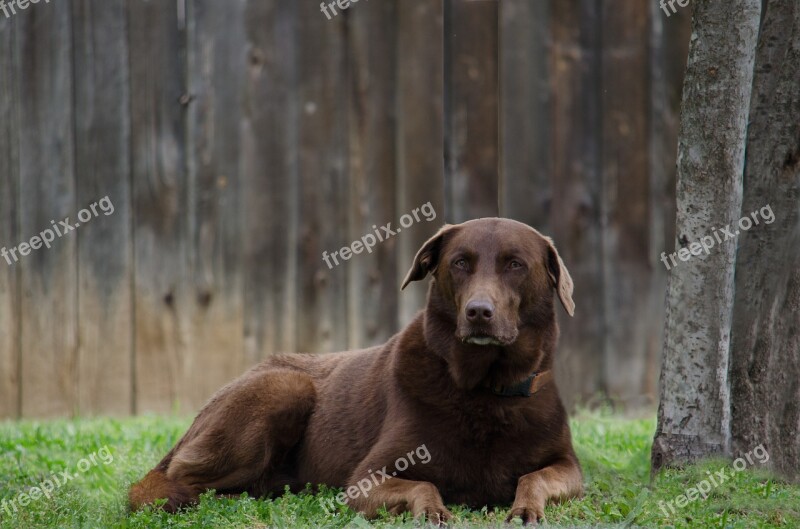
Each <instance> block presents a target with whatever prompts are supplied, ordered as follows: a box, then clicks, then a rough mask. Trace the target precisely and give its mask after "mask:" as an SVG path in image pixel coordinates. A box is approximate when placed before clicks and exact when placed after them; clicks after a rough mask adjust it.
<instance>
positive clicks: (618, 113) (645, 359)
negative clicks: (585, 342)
mask: <svg viewBox="0 0 800 529" xmlns="http://www.w3.org/2000/svg"><path fill="white" fill-rule="evenodd" d="M649 9H650V6H649V5H648V4H647V3H644V2H623V3H619V4H613V5H611V4H603V9H602V13H601V17H602V18H601V24H602V27H603V31H602V43H601V47H602V53H603V55H602V57H603V58H602V61H601V64H602V73H601V82H602V85H601V86H602V90H601V92H602V101H601V108H602V109H603V110H602V112H603V117H602V123H603V130H602V143H601V153H600V160H601V164H602V167H601V171H602V175H601V182H602V204H603V205H602V208H603V219H604V222H603V231H602V235H603V243H602V244H603V266H602V269H603V274H604V278H603V289H604V290H603V295H604V300H605V301H604V307H605V309H604V311H603V314H604V315H605V318H606V319H607V322H606V329H607V331H606V336H605V338H604V339H605V341H606V344H605V347H604V353H603V367H604V369H605V372H604V373H603V378H604V380H605V390H606V391H607V392H608V395H609V396H610V397H611V398H612V399H615V400H621V401H623V402H625V401H628V400H631V399H636V398H639V397H640V396H641V395H642V394H643V391H644V390H645V389H649V390H653V389H654V388H653V384H654V382H655V379H656V373H657V371H658V362H657V360H658V355H659V350H660V347H661V344H660V343H659V341H658V340H657V337H658V336H659V335H660V327H661V321H663V306H664V304H663V292H664V291H663V290H662V291H660V292H655V291H653V290H652V287H653V284H652V283H651V278H652V273H653V272H652V263H651V255H652V253H653V249H651V246H650V239H651V219H652V218H653V215H654V211H653V209H654V208H655V207H658V206H659V205H660V204H652V203H651V201H650V196H651V195H650V179H649V176H648V171H649V166H648V160H649V147H650V137H649V129H648V116H649V108H650V107H649V104H650V94H649V88H650V85H649V75H648V69H647V65H648V61H649V57H648V51H649V47H648V38H649V33H648V31H649V28H648V15H649ZM659 311H661V312H662V319H659V317H658V314H659ZM619 322H626V323H625V324H624V325H620V324H619ZM633 380H635V381H637V382H636V383H632V381H633ZM648 383H649V384H650V386H649V388H648V387H647V384H648Z"/></svg>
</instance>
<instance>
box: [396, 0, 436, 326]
mask: <svg viewBox="0 0 800 529" xmlns="http://www.w3.org/2000/svg"><path fill="white" fill-rule="evenodd" d="M442 3H443V0H433V1H431V0H407V1H402V2H398V4H397V31H398V34H397V38H398V49H399V50H402V53H400V54H399V55H398V57H397V83H398V84H397V88H398V90H397V209H398V213H399V214H401V215H402V214H406V213H409V212H410V211H411V210H412V209H414V208H418V207H420V206H422V205H423V204H427V203H428V202H430V203H431V206H432V207H433V210H434V211H435V212H436V219H435V220H432V221H428V220H427V219H425V217H421V218H423V219H425V220H422V221H421V222H420V223H419V225H417V224H415V225H414V226H412V228H411V229H409V230H408V231H406V232H403V234H402V237H398V240H397V266H398V268H397V272H398V274H397V276H396V277H395V285H396V286H395V288H399V286H400V282H401V281H402V278H403V277H404V274H405V273H406V271H407V270H408V269H409V268H410V267H411V263H412V261H413V260H414V256H415V255H416V253H417V250H418V249H419V248H420V247H421V246H422V244H423V243H424V242H425V241H426V240H428V238H429V237H431V236H432V235H433V234H434V233H436V230H438V229H439V228H440V227H441V226H442V225H443V224H444V222H445V206H444V143H443V141H442V138H444V119H443V113H442V110H443V103H442V98H443V95H444V94H443V90H444V87H443V71H444V49H443V45H444V27H443V24H444V18H443V17H444V13H443V9H442ZM427 291H428V288H427V284H426V282H424V281H420V282H415V283H411V284H410V285H408V286H407V287H406V289H405V290H404V291H403V292H402V293H401V294H400V298H399V311H400V312H399V319H400V321H399V322H398V323H399V325H405V324H406V323H408V322H409V321H410V320H411V318H412V317H413V316H414V314H415V313H416V312H417V311H418V310H420V309H422V307H423V306H424V305H425V296H426V293H427Z"/></svg>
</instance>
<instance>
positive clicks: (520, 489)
mask: <svg viewBox="0 0 800 529" xmlns="http://www.w3.org/2000/svg"><path fill="white" fill-rule="evenodd" d="M581 494H583V476H582V475H581V469H580V466H579V465H578V462H577V460H576V459H574V458H572V457H567V458H564V459H560V460H558V461H556V462H555V463H553V464H552V465H550V466H547V467H544V468H543V469H541V470H537V471H536V472H531V473H530V474H525V475H524V476H522V477H521V478H519V482H518V484H517V494H516V497H515V498H514V505H512V507H511V512H510V513H509V515H508V518H507V519H506V521H507V522H510V521H511V520H512V519H514V518H515V517H517V516H519V517H520V518H521V519H522V523H524V524H527V523H537V522H538V521H539V520H541V519H542V518H544V506H545V504H546V503H547V502H548V501H549V500H555V501H563V500H567V499H569V498H574V497H577V496H580V495H581Z"/></svg>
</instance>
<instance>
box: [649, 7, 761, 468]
mask: <svg viewBox="0 0 800 529" xmlns="http://www.w3.org/2000/svg"><path fill="white" fill-rule="evenodd" d="M760 12H761V2H760V0H733V1H731V2H725V3H722V2H711V1H699V2H697V3H695V13H694V20H693V32H692V42H691V45H690V50H689V60H688V67H687V72H686V78H685V81H684V91H683V113H682V116H681V130H680V140H679V146H678V185H677V206H678V207H677V210H678V211H677V222H676V235H677V237H676V238H677V244H676V252H681V251H682V252H683V254H684V255H685V253H686V252H687V251H690V250H689V247H690V245H691V243H694V242H696V241H700V240H701V238H702V237H705V236H708V235H711V234H712V232H713V231H714V228H721V227H727V226H731V225H733V224H734V223H735V222H736V221H738V219H739V214H740V211H741V206H742V174H743V170H744V149H745V138H746V132H747V117H748V110H749V107H750V95H751V85H752V78H753V64H754V59H755V50H756V43H757V39H758V28H759V21H760ZM735 256H736V242H735V241H724V242H721V243H720V244H718V245H716V246H715V247H714V248H713V249H712V250H711V251H710V252H709V253H708V254H707V255H706V254H702V255H699V256H691V258H690V259H689V260H688V261H686V262H684V261H683V260H681V259H679V258H676V260H675V264H673V263H672V262H671V261H670V260H669V256H667V255H666V254H665V255H664V257H666V259H665V261H667V262H668V265H669V266H670V267H671V274H670V278H669V287H668V293H667V319H666V335H665V340H664V342H665V343H664V358H663V366H662V373H661V402H660V405H659V410H658V429H657V431H656V437H655V440H654V443H653V451H652V464H653V468H654V470H656V469H658V468H660V467H661V466H662V465H664V464H675V463H680V462H687V461H693V460H696V459H699V458H701V457H704V456H709V455H714V454H726V453H728V452H729V450H730V388H729V380H728V360H729V355H728V353H729V345H730V334H729V330H730V323H731V307H732V304H733V297H734V290H733V287H734V261H735Z"/></svg>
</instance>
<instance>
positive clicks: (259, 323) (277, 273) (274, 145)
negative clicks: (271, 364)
mask: <svg viewBox="0 0 800 529" xmlns="http://www.w3.org/2000/svg"><path fill="white" fill-rule="evenodd" d="M296 10H297V3H295V2H263V1H262V0H248V1H247V2H246V6H245V33H246V39H247V54H248V55H247V65H246V66H245V68H246V81H245V88H244V111H243V114H244V115H243V131H242V136H241V142H242V161H241V163H242V187H243V193H244V197H245V202H244V206H245V207H244V209H245V214H244V215H245V216H244V226H243V230H244V256H245V263H244V266H245V270H244V274H245V280H244V281H245V292H244V300H245V347H246V353H247V359H248V361H251V362H252V361H255V360H258V359H260V358H263V357H264V355H267V354H270V353H274V352H278V351H291V350H293V349H294V342H295V337H296V333H295V331H294V322H295V316H296V295H295V292H296V281H295V273H296V270H295V263H296V262H297V247H296V242H295V241H296V240H297V233H298V232H297V175H296V164H295V160H296V153H297V148H296V145H297V132H296V126H295V116H296V105H295V99H294V94H295V92H294V90H295V55H296V47H295V41H294V31H295V27H296V24H297V12H296ZM320 16H322V15H320Z"/></svg>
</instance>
